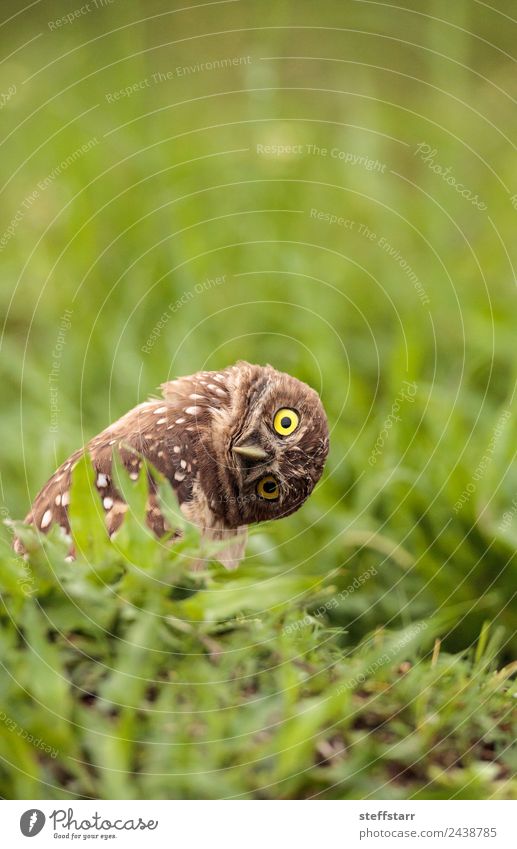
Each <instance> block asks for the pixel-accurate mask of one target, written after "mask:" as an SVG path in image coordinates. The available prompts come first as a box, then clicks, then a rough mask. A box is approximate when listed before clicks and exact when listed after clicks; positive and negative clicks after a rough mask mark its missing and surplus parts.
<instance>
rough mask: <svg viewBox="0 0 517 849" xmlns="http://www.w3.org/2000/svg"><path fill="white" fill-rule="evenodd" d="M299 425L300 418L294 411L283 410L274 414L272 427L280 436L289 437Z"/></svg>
mask: <svg viewBox="0 0 517 849" xmlns="http://www.w3.org/2000/svg"><path fill="white" fill-rule="evenodd" d="M299 423H300V417H299V415H298V413H295V411H294V410H288V409H287V408H283V409H282V410H279V411H278V413H276V414H275V418H274V419H273V427H274V428H275V430H276V432H277V433H279V434H280V436H289V434H291V433H293V432H294V431H295V430H296V428H297V427H298V425H299Z"/></svg>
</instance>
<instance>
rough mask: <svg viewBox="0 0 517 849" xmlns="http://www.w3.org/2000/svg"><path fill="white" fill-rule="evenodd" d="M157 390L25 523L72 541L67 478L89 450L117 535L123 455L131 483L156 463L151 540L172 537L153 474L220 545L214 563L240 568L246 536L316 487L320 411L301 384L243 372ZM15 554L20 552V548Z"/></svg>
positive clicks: (322, 437) (57, 482)
mask: <svg viewBox="0 0 517 849" xmlns="http://www.w3.org/2000/svg"><path fill="white" fill-rule="evenodd" d="M161 389H162V396H163V397H161V398H160V399H150V400H149V401H145V402H144V403H143V404H139V405H138V406H137V407H135V408H134V409H132V410H130V411H129V412H128V413H126V414H125V415H124V416H122V418H120V419H119V420H118V421H116V422H115V423H114V424H112V425H110V426H109V427H107V428H106V429H105V430H103V431H102V433H100V434H99V435H98V436H95V437H94V438H93V439H91V440H90V442H89V443H88V444H87V445H86V447H85V449H80V450H79V451H76V452H75V453H74V454H72V455H71V456H70V457H69V458H68V460H66V461H65V462H64V463H63V464H62V465H61V466H60V467H59V469H58V470H57V471H56V472H55V474H53V475H52V477H51V478H50V480H49V481H48V482H47V483H46V484H45V486H44V487H43V489H42V490H41V491H40V492H39V494H38V495H37V497H36V499H35V501H34V504H33V506H32V509H31V511H30V513H29V514H28V516H27V517H26V519H25V522H26V523H27V524H31V525H34V526H35V527H36V528H37V529H38V530H39V531H43V532H46V531H47V530H48V529H49V527H50V526H51V525H52V524H53V523H57V524H59V525H60V526H61V527H62V528H63V529H64V530H65V531H66V532H67V533H69V531H70V526H69V519H68V505H69V503H70V483H71V475H72V472H73V468H74V464H76V463H77V461H78V460H79V459H80V457H81V456H82V454H83V452H84V451H85V450H86V451H87V452H88V453H89V454H90V457H91V459H92V463H93V466H94V469H95V485H96V489H97V491H98V494H99V498H100V499H101V500H102V505H103V508H104V512H105V519H106V527H107V531H108V533H109V535H110V536H111V535H113V534H114V533H115V532H116V531H117V529H118V528H119V527H120V525H121V523H122V521H123V518H124V513H125V511H126V510H127V504H126V503H125V502H124V500H123V498H122V496H121V494H120V493H119V492H118V491H117V488H116V486H115V483H114V481H113V478H112V457H113V452H114V451H118V452H119V455H120V457H121V460H122V462H123V464H124V466H125V467H126V469H127V470H128V472H129V477H130V478H131V479H133V480H137V478H138V476H139V474H140V470H141V468H142V465H143V463H144V462H145V461H146V460H147V461H149V463H150V467H146V474H147V477H148V486H149V494H148V501H147V513H146V521H147V524H148V525H149V527H150V528H151V529H152V531H154V533H155V534H156V535H157V536H158V537H162V536H163V535H164V534H166V533H169V534H170V532H171V531H173V530H174V529H171V528H170V527H168V526H167V524H166V522H165V519H164V517H163V516H162V514H161V512H160V508H159V502H158V497H157V485H156V482H155V480H154V479H153V474H152V467H155V468H156V469H157V470H158V471H159V472H160V473H161V474H162V475H163V476H164V477H165V478H166V479H167V480H168V481H169V483H170V485H171V486H172V487H173V489H174V491H175V493H176V496H177V499H178V502H179V506H180V510H181V512H182V513H183V515H184V516H185V517H186V518H187V520H189V521H191V522H193V523H194V524H195V525H197V526H198V527H199V528H200V529H201V532H202V534H203V535H204V536H205V537H207V538H209V539H213V540H224V542H223V543H222V544H221V545H218V546H217V548H218V554H217V559H218V560H219V561H220V562H221V563H223V565H224V566H226V567H227V568H228V569H232V568H235V567H236V566H237V565H238V563H239V562H240V560H241V559H242V557H243V556H244V549H245V545H246V535H247V526H248V525H250V524H253V523H256V522H264V521H268V520H270V519H280V518H282V517H283V516H288V515H289V514H290V513H294V511H295V510H298V508H299V507H301V505H302V504H303V503H304V501H305V500H306V498H307V497H308V496H309V495H310V493H311V492H312V490H313V488H314V486H315V484H316V483H317V481H318V480H319V478H320V476H321V474H322V471H323V467H324V464H325V460H326V457H327V453H328V448H329V437H328V425H327V418H326V415H325V412H324V409H323V406H322V404H321V401H320V399H319V397H318V395H317V393H316V392H315V391H314V390H313V389H311V388H310V387H309V386H307V385H306V384H305V383H302V382H301V381H299V380H297V379H296V378H294V377H291V376H290V375H288V374H283V373H281V372H278V371H276V370H275V369H274V368H272V367H271V366H269V365H268V366H259V365H251V364H250V363H247V362H238V363H236V364H235V365H233V366H230V367H228V368H226V369H223V370H222V371H220V372H212V371H200V372H197V373H196V374H193V375H190V376H188V377H179V378H177V379H176V380H172V381H169V382H167V383H164V384H162V386H161ZM15 549H16V550H17V551H18V552H19V553H22V552H23V550H24V549H23V544H22V543H21V541H20V540H19V539H17V540H16V541H15Z"/></svg>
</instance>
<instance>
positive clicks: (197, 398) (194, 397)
mask: <svg viewBox="0 0 517 849" xmlns="http://www.w3.org/2000/svg"><path fill="white" fill-rule="evenodd" d="M188 397H189V398H192V400H193V401H206V398H205V396H204V395H198V394H197V393H196V392H193V393H192V395H189V396H188Z"/></svg>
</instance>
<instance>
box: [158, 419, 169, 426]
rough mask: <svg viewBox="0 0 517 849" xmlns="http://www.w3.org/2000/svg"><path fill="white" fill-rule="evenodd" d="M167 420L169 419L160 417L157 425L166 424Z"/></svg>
mask: <svg viewBox="0 0 517 849" xmlns="http://www.w3.org/2000/svg"><path fill="white" fill-rule="evenodd" d="M166 421H167V419H158V421H157V422H156V424H157V425H160V424H165V422H166Z"/></svg>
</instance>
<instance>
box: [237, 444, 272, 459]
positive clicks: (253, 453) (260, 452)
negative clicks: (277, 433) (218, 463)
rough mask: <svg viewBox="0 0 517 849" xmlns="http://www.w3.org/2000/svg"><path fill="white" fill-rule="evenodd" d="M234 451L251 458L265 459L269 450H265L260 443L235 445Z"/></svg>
mask: <svg viewBox="0 0 517 849" xmlns="http://www.w3.org/2000/svg"><path fill="white" fill-rule="evenodd" d="M232 451H233V453H234V454H240V455H241V457H247V458H248V459H249V460H265V459H266V458H267V457H268V453H267V451H264V449H263V448H261V447H260V445H234V446H233V448H232Z"/></svg>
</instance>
